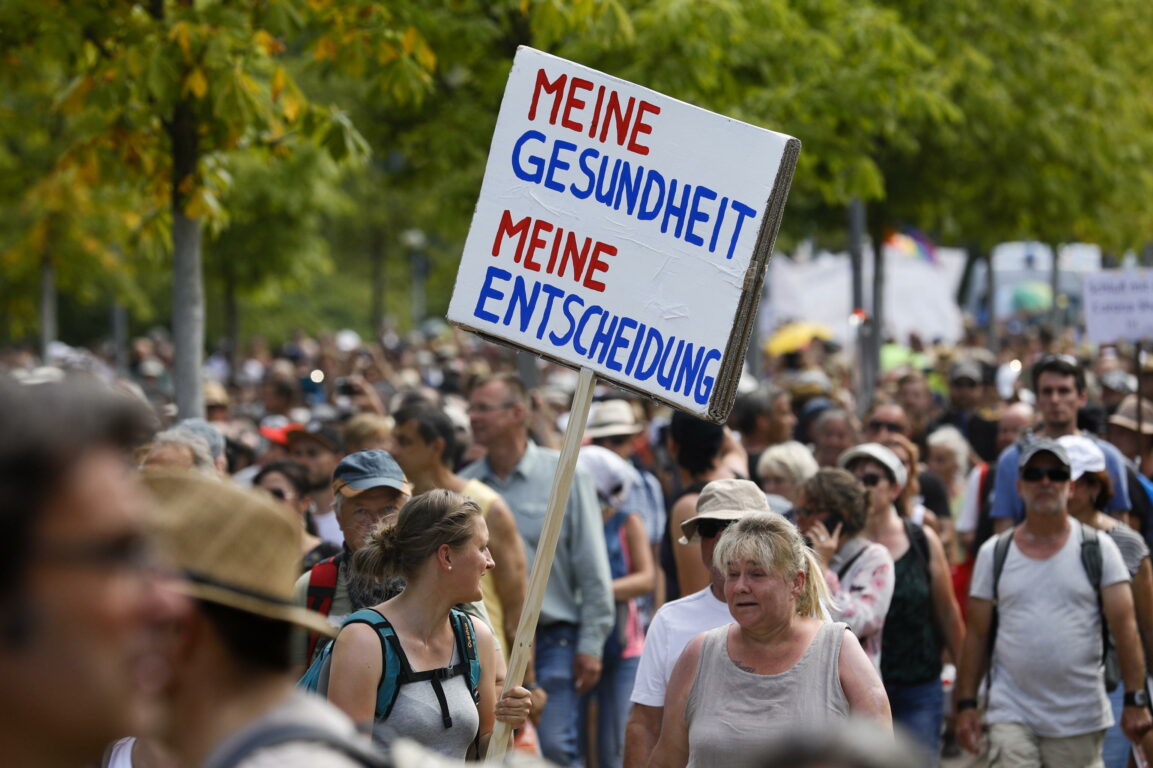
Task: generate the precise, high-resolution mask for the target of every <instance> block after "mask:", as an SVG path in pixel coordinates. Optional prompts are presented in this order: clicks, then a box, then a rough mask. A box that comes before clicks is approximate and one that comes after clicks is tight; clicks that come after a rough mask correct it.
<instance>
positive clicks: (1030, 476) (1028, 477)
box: [1021, 467, 1070, 483]
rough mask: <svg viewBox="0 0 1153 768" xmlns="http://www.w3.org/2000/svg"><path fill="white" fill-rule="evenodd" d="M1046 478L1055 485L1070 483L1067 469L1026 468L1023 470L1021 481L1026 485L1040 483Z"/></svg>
mask: <svg viewBox="0 0 1153 768" xmlns="http://www.w3.org/2000/svg"><path fill="white" fill-rule="evenodd" d="M1045 477H1047V478H1049V480H1050V481H1051V482H1054V483H1065V482H1068V481H1069V477H1070V475H1069V470H1068V469H1066V468H1065V467H1048V468H1045V469H1042V468H1041V467H1025V468H1024V469H1022V470H1021V479H1022V480H1024V481H1025V482H1026V483H1039V482H1041V479H1042V478H1045Z"/></svg>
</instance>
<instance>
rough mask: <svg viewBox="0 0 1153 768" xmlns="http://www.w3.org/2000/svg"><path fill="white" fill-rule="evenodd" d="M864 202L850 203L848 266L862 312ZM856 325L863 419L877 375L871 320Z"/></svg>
mask: <svg viewBox="0 0 1153 768" xmlns="http://www.w3.org/2000/svg"><path fill="white" fill-rule="evenodd" d="M866 218H867V216H866V210H865V203H864V202H863V201H862V200H861V199H860V198H859V197H854V198H853V199H852V201H851V202H850V203H849V266H850V270H851V272H852V291H853V295H852V300H853V311H856V310H858V309H860V310H864V309H865V281H864V274H863V265H864V263H865V256H864V254H865V230H866V228H867V221H866ZM869 317H870V319H868V320H866V321H864V322H862V323H860V324H859V325H857V364H858V370H859V371H860V376H859V377H858V379H857V393H856V395H857V415H858V416H862V417H863V416H864V415H865V412H864V411H865V408H867V407H868V404H869V401H870V400H871V399H872V392H873V390H874V389H875V387H876V381H877V375H876V367H875V357H874V354H873V332H874V329H873V323H872V317H871V316H869Z"/></svg>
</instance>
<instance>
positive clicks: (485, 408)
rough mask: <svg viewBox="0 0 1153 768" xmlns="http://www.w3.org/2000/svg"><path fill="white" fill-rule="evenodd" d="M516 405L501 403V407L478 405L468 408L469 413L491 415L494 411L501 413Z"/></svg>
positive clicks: (486, 404)
mask: <svg viewBox="0 0 1153 768" xmlns="http://www.w3.org/2000/svg"><path fill="white" fill-rule="evenodd" d="M515 405H516V403H500V404H499V405H489V404H488V403H477V404H475V405H470V406H469V407H468V412H469V413H491V412H492V411H500V410H504V409H505V408H512V407H513V406H515Z"/></svg>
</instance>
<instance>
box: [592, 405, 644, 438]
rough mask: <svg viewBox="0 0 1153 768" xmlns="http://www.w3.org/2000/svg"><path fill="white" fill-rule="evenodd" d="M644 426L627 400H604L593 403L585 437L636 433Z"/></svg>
mask: <svg viewBox="0 0 1153 768" xmlns="http://www.w3.org/2000/svg"><path fill="white" fill-rule="evenodd" d="M642 429H643V427H642V426H641V425H640V424H639V423H638V422H637V415H636V412H635V411H633V407H632V405H631V404H630V403H629V402H628V401H627V400H619V399H616V400H603V401H601V402H599V403H593V406H592V408H591V409H590V411H589V420H588V426H587V427H586V428H585V437H587V438H589V439H591V440H595V439H597V438H601V437H617V436H621V435H635V434H637V433H638V432H640V431H641V430H642Z"/></svg>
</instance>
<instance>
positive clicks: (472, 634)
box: [450, 608, 481, 704]
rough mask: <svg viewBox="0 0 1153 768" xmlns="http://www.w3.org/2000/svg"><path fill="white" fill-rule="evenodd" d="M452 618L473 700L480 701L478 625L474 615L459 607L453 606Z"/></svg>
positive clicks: (453, 631)
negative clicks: (477, 650) (473, 621)
mask: <svg viewBox="0 0 1153 768" xmlns="http://www.w3.org/2000/svg"><path fill="white" fill-rule="evenodd" d="M450 617H451V619H452V633H453V635H454V636H455V637H456V644H457V648H459V650H460V658H461V661H462V662H464V663H466V664H467V665H468V667H467V669H466V670H465V674H466V675H467V677H468V689H469V691H470V692H471V693H472V700H473V701H474V702H475V703H477V704H479V703H480V671H481V670H480V659H479V658H477V652H476V627H474V626H473V623H472V617H471V616H469V615H468V614H467V613H465V612H464V611H462V610H460V609H459V608H453V609H452V612H451V613H450Z"/></svg>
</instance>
